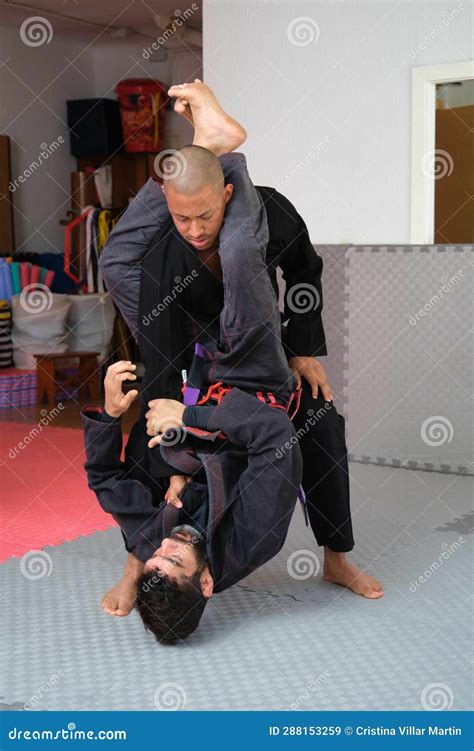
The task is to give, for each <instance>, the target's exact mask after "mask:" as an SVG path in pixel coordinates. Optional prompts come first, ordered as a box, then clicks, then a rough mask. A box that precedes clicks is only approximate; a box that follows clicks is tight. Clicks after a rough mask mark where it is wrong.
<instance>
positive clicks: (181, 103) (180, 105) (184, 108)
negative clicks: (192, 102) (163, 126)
mask: <svg viewBox="0 0 474 751" xmlns="http://www.w3.org/2000/svg"><path fill="white" fill-rule="evenodd" d="M196 80H197V79H196ZM174 111H175V112H176V113H177V114H178V115H182V117H184V118H186V120H188V122H190V123H191V125H192V126H193V128H194V120H193V113H192V112H191V107H190V106H189V102H188V101H187V100H186V99H184V98H179V99H177V100H176V102H175V104H174Z"/></svg>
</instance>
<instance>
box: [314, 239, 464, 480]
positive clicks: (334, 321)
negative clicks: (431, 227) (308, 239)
mask: <svg viewBox="0 0 474 751" xmlns="http://www.w3.org/2000/svg"><path fill="white" fill-rule="evenodd" d="M315 248H316V250H317V252H318V253H319V254H320V255H322V256H323V259H324V264H325V265H324V272H323V295H324V310H323V320H324V326H325V330H326V334H327V339H328V350H329V356H328V357H327V358H322V360H323V361H325V362H324V364H325V367H326V368H327V372H328V374H329V382H330V384H331V387H332V389H333V393H334V396H335V403H336V407H337V409H338V411H339V412H342V413H343V414H344V416H345V417H346V420H347V443H348V449H349V452H350V453H349V457H350V459H352V460H353V461H362V462H370V463H375V464H385V465H392V466H404V467H410V468H413V469H414V468H418V469H425V470H434V471H441V472H453V473H461V474H474V472H473V466H472V460H473V442H472V435H473V417H472V416H473V407H472V383H473V345H472V333H471V330H472V323H473V280H472V264H473V262H474V246H472V245H455V246H451V245H431V246H414V245H406V246H390V245H379V246H320V245H318V246H315ZM341 306H342V307H341ZM341 387H342V393H341Z"/></svg>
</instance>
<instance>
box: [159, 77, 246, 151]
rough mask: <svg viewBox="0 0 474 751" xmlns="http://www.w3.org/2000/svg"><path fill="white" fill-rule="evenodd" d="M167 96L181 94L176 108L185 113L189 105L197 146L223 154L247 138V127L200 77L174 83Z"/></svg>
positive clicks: (184, 114) (178, 95)
mask: <svg viewBox="0 0 474 751" xmlns="http://www.w3.org/2000/svg"><path fill="white" fill-rule="evenodd" d="M168 96H172V97H177V98H178V100H179V104H178V102H177V103H176V105H175V111H176V112H178V113H179V114H182V115H183V116H186V114H188V113H187V109H186V107H187V106H189V108H190V110H191V117H192V122H193V125H194V128H195V132H194V140H193V144H194V145H195V146H203V147H204V148H206V149H209V151H212V152H213V153H214V154H215V155H216V156H221V155H222V154H228V153H229V152H231V151H234V149H237V148H238V147H239V146H241V145H242V144H243V142H244V141H245V139H246V138H247V133H246V131H245V129H244V128H242V126H241V125H239V123H238V122H237V121H236V120H234V119H233V118H232V117H230V115H227V114H226V113H225V112H224V110H223V109H222V107H221V106H220V104H219V102H218V101H217V99H216V97H215V96H214V93H213V91H212V89H210V88H209V86H207V84H205V83H202V81H200V80H199V79H198V78H196V79H195V82H194V83H183V84H179V85H176V86H172V87H171V88H170V89H169V90H168ZM183 107H184V110H183ZM181 110H182V111H181ZM187 119H189V118H187ZM190 122H191V120H190Z"/></svg>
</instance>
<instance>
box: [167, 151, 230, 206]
mask: <svg viewBox="0 0 474 751" xmlns="http://www.w3.org/2000/svg"><path fill="white" fill-rule="evenodd" d="M163 182H164V184H165V189H168V188H171V189H172V190H173V191H175V192H176V193H179V194H180V195H183V196H194V195H196V194H197V193H199V192H201V191H203V190H204V189H209V188H210V189H211V190H213V191H217V192H219V191H222V190H223V188H224V173H223V172H222V167H221V165H220V162H219V160H218V158H217V157H216V155H215V154H213V153H212V151H209V150H208V149H205V148H204V147H203V146H183V148H182V149H178V151H177V153H176V154H174V155H173V156H171V157H168V158H167V159H166V160H165V162H164V164H163Z"/></svg>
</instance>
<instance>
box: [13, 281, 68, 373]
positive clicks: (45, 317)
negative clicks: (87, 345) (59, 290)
mask: <svg viewBox="0 0 474 751" xmlns="http://www.w3.org/2000/svg"><path fill="white" fill-rule="evenodd" d="M70 300H71V298H70V297H69V295H57V294H54V293H52V292H50V290H49V289H47V288H46V287H44V288H41V289H39V290H37V291H34V292H29V293H28V294H25V293H24V292H22V293H21V294H20V295H13V297H12V320H13V327H12V341H13V359H14V361H15V366H16V367H17V368H27V369H34V368H36V360H35V358H34V357H33V355H42V354H47V353H48V354H49V353H51V354H53V353H55V352H58V353H61V352H66V351H67V350H68V349H69V341H68V331H67V329H66V318H67V315H68V312H69V308H70V307H71V302H70Z"/></svg>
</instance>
